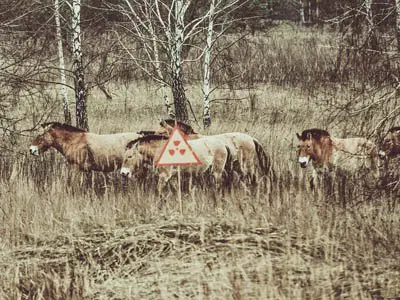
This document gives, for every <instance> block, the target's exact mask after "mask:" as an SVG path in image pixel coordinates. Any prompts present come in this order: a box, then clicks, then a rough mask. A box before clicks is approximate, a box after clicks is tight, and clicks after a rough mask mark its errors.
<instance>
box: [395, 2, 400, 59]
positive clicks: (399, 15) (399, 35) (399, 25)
mask: <svg viewBox="0 0 400 300" xmlns="http://www.w3.org/2000/svg"><path fill="white" fill-rule="evenodd" d="M396 40H397V51H398V52H400V0H396Z"/></svg>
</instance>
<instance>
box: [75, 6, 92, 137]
mask: <svg viewBox="0 0 400 300" xmlns="http://www.w3.org/2000/svg"><path fill="white" fill-rule="evenodd" d="M80 22H81V0H72V26H71V29H72V55H73V73H74V87H75V101H76V126H77V127H79V128H82V129H86V130H89V123H88V117H87V103H86V90H85V76H84V75H85V74H84V66H83V60H82V40H81V24H80Z"/></svg>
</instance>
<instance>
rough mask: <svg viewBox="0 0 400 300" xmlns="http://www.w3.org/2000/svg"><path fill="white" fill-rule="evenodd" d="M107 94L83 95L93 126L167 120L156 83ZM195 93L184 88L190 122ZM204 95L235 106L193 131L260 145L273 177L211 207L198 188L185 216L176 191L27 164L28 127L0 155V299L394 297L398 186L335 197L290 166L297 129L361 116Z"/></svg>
mask: <svg viewBox="0 0 400 300" xmlns="http://www.w3.org/2000/svg"><path fill="white" fill-rule="evenodd" d="M279 53H283V52H279ZM288 73H289V71H288ZM109 89H110V90H111V91H112V92H113V95H114V98H113V100H111V101H109V100H106V99H104V96H103V95H102V94H101V93H100V92H98V91H93V93H92V95H91V96H90V99H92V102H90V104H89V109H90V111H89V122H90V130H91V131H93V132H96V133H114V132H123V131H137V130H141V129H153V128H155V127H156V126H157V124H158V122H159V120H160V119H162V118H164V117H165V112H164V107H163V105H162V101H161V96H160V94H159V91H158V89H157V87H156V86H154V85H153V84H151V83H146V82H132V83H131V84H129V85H122V84H118V83H114V84H112V85H111V86H110V87H109ZM200 91H201V89H200V87H199V86H197V85H190V86H188V90H187V96H188V98H189V99H195V100H193V107H194V110H195V112H197V113H199V112H200V111H201V104H200V99H201V93H200ZM249 93H251V95H249ZM332 93H333V92H332ZM250 96H251V97H250ZM214 97H215V99H242V98H245V99H244V100H237V101H236V100H220V101H217V102H215V103H214V105H213V117H214V119H213V124H212V126H211V127H210V128H208V129H207V130H202V128H201V126H199V125H198V124H196V122H193V126H194V127H195V129H197V130H198V131H200V132H204V133H206V134H212V133H221V132H229V131H241V132H245V133H248V134H250V135H252V136H254V137H256V138H257V139H258V140H259V141H260V142H261V144H262V145H263V147H264V149H265V151H266V152H267V153H268V154H269V155H270V156H271V158H272V161H273V165H274V168H275V170H276V172H277V174H278V182H277V183H276V184H275V185H274V186H273V187H268V186H265V185H263V184H259V185H258V186H257V187H255V188H250V187H248V186H246V185H244V184H239V185H238V186H234V187H233V188H232V189H230V190H228V189H227V190H226V191H225V192H224V193H223V194H222V193H221V194H218V195H217V200H216V201H215V202H214V201H212V200H211V198H212V193H213V191H212V189H210V188H209V187H207V186H195V188H193V189H192V190H190V191H187V192H185V193H184V194H183V214H182V215H181V214H180V212H179V203H178V201H177V199H176V195H171V196H169V197H168V199H166V201H165V202H163V201H160V198H159V196H158V195H157V194H156V193H155V191H154V189H153V188H152V186H151V184H152V182H148V183H147V184H145V185H144V186H143V185H141V184H138V183H137V182H135V180H134V179H131V180H128V181H124V180H123V179H122V178H121V177H120V175H119V174H118V172H116V173H115V174H109V175H107V176H104V175H103V174H93V177H92V180H91V181H89V182H88V181H87V179H85V178H84V177H82V174H81V173H80V172H79V171H77V170H75V169H74V168H72V167H71V166H69V165H68V164H67V163H66V162H65V161H64V160H63V158H62V157H61V156H60V155H59V154H58V153H56V152H53V151H50V152H48V153H46V154H44V155H43V156H40V157H38V158H36V157H33V156H30V155H29V154H28V148H29V142H30V140H31V139H32V138H33V137H34V136H35V135H36V134H37V132H31V133H29V134H26V136H25V137H21V138H19V139H18V140H17V141H16V143H17V145H16V146H15V148H16V149H18V151H15V152H14V153H8V154H7V155H4V156H1V157H0V160H1V169H0V191H1V192H0V193H1V194H0V216H1V223H0V233H1V234H0V270H1V272H0V298H1V299H174V298H175V299H177V298H179V299H190V298H194V299H234V300H237V299H397V298H399V297H400V261H399V259H398V256H399V253H400V218H399V215H400V207H399V205H398V200H399V193H398V190H396V189H395V188H393V187H391V188H385V189H383V188H380V187H379V186H378V184H377V186H376V187H375V186H374V187H372V188H371V187H369V188H366V187H364V186H363V185H361V184H358V182H352V183H349V184H348V185H347V187H346V188H347V193H345V194H341V193H339V189H337V188H334V189H333V190H330V191H329V193H328V191H327V190H326V189H325V188H324V187H320V188H319V189H317V190H314V191H312V190H311V189H310V187H309V185H308V176H309V174H308V170H303V169H300V167H299V166H298V163H297V157H296V146H297V138H296V132H301V131H302V130H303V129H306V128H310V127H321V128H325V129H329V130H330V132H331V133H332V134H334V135H338V136H355V135H357V134H360V132H363V130H364V127H365V120H363V119H357V118H354V119H342V118H339V117H338V119H335V120H334V121H332V111H331V110H329V109H326V107H323V106H321V99H324V97H325V99H326V91H318V90H316V92H315V96H314V97H310V96H309V94H308V93H307V92H306V91H304V89H302V88H299V87H294V86H277V85H274V84H259V85H256V86H255V87H253V88H252V89H251V92H250V91H249V90H242V91H233V90H230V89H218V90H217V91H216V93H215V94H214ZM331 97H332V98H335V99H336V101H337V103H339V102H340V101H341V100H343V101H345V100H344V99H349V98H351V97H352V95H351V93H350V91H349V89H346V88H343V89H337V90H335V91H334V94H333V95H331ZM371 97H373V96H371ZM248 98H251V99H252V103H253V104H252V106H253V109H250V107H251V105H249V101H250V100H248ZM53 101H54V102H51V103H47V104H46V105H47V106H52V105H54V106H56V105H57V103H59V102H57V101H59V100H57V97H54V100H53ZM37 105H38V106H40V105H41V104H40V101H39V103H38V104H37ZM43 105H44V104H43ZM19 109H23V108H19ZM61 113H62V112H61V109H60V110H54V112H53V114H52V117H53V119H54V120H62V114H61ZM380 118H381V115H379V113H377V114H376V115H375V116H374V117H373V118H371V119H370V120H369V121H370V123H371V126H373V125H375V124H377V123H378V122H379V120H380ZM26 122H30V120H29V119H27V120H26ZM392 163H393V164H396V162H395V161H394V162H392ZM397 167H398V164H397V165H396V168H397Z"/></svg>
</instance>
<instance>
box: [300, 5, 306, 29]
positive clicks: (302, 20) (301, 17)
mask: <svg viewBox="0 0 400 300" xmlns="http://www.w3.org/2000/svg"><path fill="white" fill-rule="evenodd" d="M303 1H304V0H300V23H301V24H304V23H305V22H306V19H305V11H304V2H303Z"/></svg>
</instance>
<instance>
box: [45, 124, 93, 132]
mask: <svg viewBox="0 0 400 300" xmlns="http://www.w3.org/2000/svg"><path fill="white" fill-rule="evenodd" d="M48 126H50V128H56V129H65V130H67V131H71V132H87V131H86V130H84V129H81V128H78V127H74V126H71V125H68V124H64V123H59V122H47V123H43V124H42V127H43V128H46V127H48Z"/></svg>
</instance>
